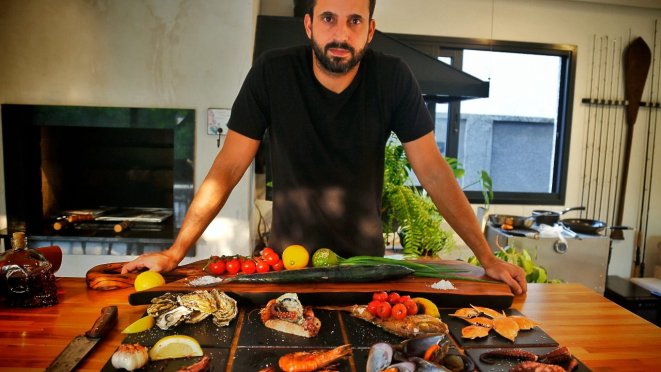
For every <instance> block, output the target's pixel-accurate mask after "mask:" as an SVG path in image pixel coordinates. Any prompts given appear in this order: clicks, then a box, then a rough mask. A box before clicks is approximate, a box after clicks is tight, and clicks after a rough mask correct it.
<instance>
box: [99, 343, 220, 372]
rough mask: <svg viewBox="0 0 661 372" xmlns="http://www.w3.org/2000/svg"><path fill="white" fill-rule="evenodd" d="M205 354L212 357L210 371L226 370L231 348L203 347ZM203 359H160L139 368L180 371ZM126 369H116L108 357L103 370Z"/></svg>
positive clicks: (121, 371) (154, 371)
mask: <svg viewBox="0 0 661 372" xmlns="http://www.w3.org/2000/svg"><path fill="white" fill-rule="evenodd" d="M202 350H203V351H204V355H207V356H209V357H210V358H211V360H210V361H209V370H210V371H224V370H225V369H226V368H227V362H228V361H229V355H230V352H229V349H225V348H206V347H203V348H202ZM200 359H202V357H192V358H180V359H169V360H158V361H155V362H151V361H150V362H149V363H148V364H147V365H146V366H145V367H144V368H142V369H139V371H141V372H174V371H178V370H180V369H181V368H183V367H187V366H190V365H193V364H194V363H197V362H199V361H200ZM125 371H126V370H125V369H116V368H115V367H113V365H112V358H111V359H108V362H107V363H106V364H105V365H104V366H103V369H101V372H125Z"/></svg>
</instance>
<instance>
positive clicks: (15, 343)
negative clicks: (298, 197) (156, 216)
mask: <svg viewBox="0 0 661 372" xmlns="http://www.w3.org/2000/svg"><path fill="white" fill-rule="evenodd" d="M57 285H58V289H59V294H58V297H59V300H60V303H59V304H58V305H56V306H51V307H46V308H37V309H18V308H7V307H4V306H2V307H0V371H43V370H44V369H45V368H46V367H47V366H48V365H49V364H50V362H51V361H52V360H53V359H54V358H55V357H57V356H58V354H59V353H60V352H61V351H62V350H63V349H64V348H65V346H66V345H67V344H68V343H69V341H71V340H72V339H73V338H74V337H75V336H77V335H80V334H83V333H84V332H85V331H86V330H88V329H89V328H90V327H91V326H92V324H93V323H94V321H95V320H96V318H97V317H98V316H99V315H100V311H101V308H102V307H104V306H108V305H116V306H117V307H118V309H119V319H118V322H117V325H116V326H115V327H114V329H113V331H112V332H111V333H110V334H109V335H107V336H106V338H105V339H103V340H102V341H101V342H99V344H97V346H96V347H95V348H94V349H93V350H92V351H91V352H90V353H89V354H88V355H87V357H86V358H85V359H84V360H83V362H81V364H80V365H79V366H78V369H77V370H79V371H99V370H101V369H102V368H103V366H104V365H105V364H106V362H107V361H108V360H109V359H110V357H111V355H112V354H113V352H114V351H115V349H116V348H117V347H118V346H119V344H120V343H121V342H122V340H123V339H124V337H125V335H124V334H122V333H121V331H122V330H123V329H124V328H125V327H127V326H128V325H129V324H131V323H132V322H133V321H135V320H137V319H139V318H140V317H142V315H143V314H144V312H145V309H146V307H147V306H146V305H142V306H131V305H129V303H128V296H129V294H131V293H133V292H134V290H133V289H132V288H127V289H120V290H115V291H105V292H104V291H94V290H89V289H87V287H86V286H85V280H84V279H83V278H60V279H58V282H57ZM512 308H515V309H517V310H519V311H521V312H522V313H523V314H525V315H527V316H528V317H530V318H532V319H534V320H536V321H538V322H540V323H542V325H541V326H540V327H541V328H542V329H543V330H544V331H545V332H546V333H548V334H549V335H550V336H551V337H553V338H554V339H555V340H556V341H557V342H558V343H559V344H560V345H561V346H567V347H569V349H570V351H571V352H572V353H573V354H575V355H576V357H577V358H579V359H580V360H581V361H582V362H583V363H584V364H585V365H586V366H588V367H589V368H590V369H591V370H592V371H653V370H658V369H659V366H661V353H660V352H659V350H661V328H659V327H656V326H655V325H653V324H651V323H649V322H648V321H646V320H644V319H642V318H640V317H638V316H637V315H635V314H633V313H631V312H629V311H627V310H625V309H623V308H621V307H620V306H618V305H616V304H615V303H613V302H611V301H609V300H607V299H605V298H604V297H602V296H600V295H598V294H597V293H595V292H593V291H591V290H589V289H588V288H586V287H584V286H583V285H581V284H529V285H528V293H527V294H526V295H523V296H517V297H516V298H515V299H514V304H513V306H512ZM231 362H232V359H231V358H230V360H229V363H230V364H229V365H228V370H229V369H230V368H229V367H231Z"/></svg>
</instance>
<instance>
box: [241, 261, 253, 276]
mask: <svg viewBox="0 0 661 372" xmlns="http://www.w3.org/2000/svg"><path fill="white" fill-rule="evenodd" d="M241 272H243V273H246V274H252V273H254V272H255V261H253V260H246V261H245V262H244V263H243V265H241Z"/></svg>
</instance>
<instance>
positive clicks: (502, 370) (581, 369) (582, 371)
mask: <svg viewBox="0 0 661 372" xmlns="http://www.w3.org/2000/svg"><path fill="white" fill-rule="evenodd" d="M554 349H555V347H536V348H534V347H525V348H521V350H525V351H530V352H532V353H535V354H537V355H541V354H545V353H548V352H549V351H552V350H554ZM491 350H500V349H499V348H488V349H466V355H468V357H470V358H471V359H472V360H473V362H475V366H476V367H477V369H478V370H479V371H481V372H508V371H509V370H510V369H511V368H512V367H514V366H515V365H517V364H519V363H521V361H517V360H502V359H499V360H497V361H496V363H495V364H486V363H483V362H482V361H480V355H482V353H485V352H487V351H491ZM576 360H577V361H578V366H577V367H576V369H574V371H573V372H590V369H589V368H588V367H586V366H585V364H583V362H581V361H580V360H578V359H576Z"/></svg>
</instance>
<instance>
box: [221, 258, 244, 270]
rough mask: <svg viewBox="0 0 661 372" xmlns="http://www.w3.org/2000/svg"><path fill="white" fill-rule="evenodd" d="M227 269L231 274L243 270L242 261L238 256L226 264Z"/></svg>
mask: <svg viewBox="0 0 661 372" xmlns="http://www.w3.org/2000/svg"><path fill="white" fill-rule="evenodd" d="M225 269H227V272H228V273H230V274H236V273H238V272H239V270H241V262H240V261H239V259H238V258H232V259H231V260H230V261H229V262H228V263H227V264H226V265H225Z"/></svg>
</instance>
